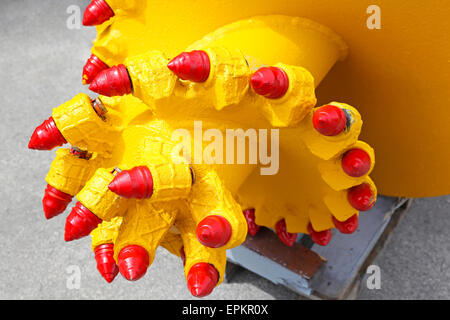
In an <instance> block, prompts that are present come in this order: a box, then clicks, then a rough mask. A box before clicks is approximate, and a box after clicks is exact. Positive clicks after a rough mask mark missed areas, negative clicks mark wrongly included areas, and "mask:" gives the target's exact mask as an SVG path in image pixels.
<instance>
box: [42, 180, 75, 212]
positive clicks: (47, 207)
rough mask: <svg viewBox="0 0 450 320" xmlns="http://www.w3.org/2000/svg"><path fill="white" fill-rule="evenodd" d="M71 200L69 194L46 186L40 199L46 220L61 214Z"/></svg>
mask: <svg viewBox="0 0 450 320" xmlns="http://www.w3.org/2000/svg"><path fill="white" fill-rule="evenodd" d="M72 198H73V197H72V196H71V195H70V194H67V193H64V192H62V191H59V190H58V189H56V188H53V187H52V186H51V185H49V184H47V188H45V195H44V198H43V199H42V205H43V207H44V212H45V217H46V218H47V219H51V218H53V217H56V216H57V215H59V214H61V213H63V212H64V210H66V208H67V206H68V205H69V203H70V202H71V201H72Z"/></svg>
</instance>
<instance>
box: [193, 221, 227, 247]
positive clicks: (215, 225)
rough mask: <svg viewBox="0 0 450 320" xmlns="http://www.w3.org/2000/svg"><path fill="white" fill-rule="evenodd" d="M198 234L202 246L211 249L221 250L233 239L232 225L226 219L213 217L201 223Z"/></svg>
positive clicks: (198, 226)
mask: <svg viewBox="0 0 450 320" xmlns="http://www.w3.org/2000/svg"><path fill="white" fill-rule="evenodd" d="M196 232H197V238H198V241H200V243H201V244H203V245H204V246H206V247H209V248H220V247H223V246H224V245H226V244H227V242H228V240H230V238H231V225H230V223H229V222H228V220H227V219H225V218H224V217H221V216H216V215H211V216H208V217H206V218H204V219H203V220H202V221H200V222H199V224H198V225H197V231H196Z"/></svg>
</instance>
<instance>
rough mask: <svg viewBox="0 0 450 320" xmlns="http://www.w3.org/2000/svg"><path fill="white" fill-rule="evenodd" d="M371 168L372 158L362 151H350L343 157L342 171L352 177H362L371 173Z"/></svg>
mask: <svg viewBox="0 0 450 320" xmlns="http://www.w3.org/2000/svg"><path fill="white" fill-rule="evenodd" d="M370 166H371V160H370V156H369V154H368V153H367V152H366V151H364V150H362V149H352V150H349V151H347V152H346V153H345V154H344V156H343V157H342V169H343V170H344V172H345V173H346V174H348V175H349V176H350V177H354V178H357V177H362V176H363V175H365V174H366V173H367V172H369V170H370Z"/></svg>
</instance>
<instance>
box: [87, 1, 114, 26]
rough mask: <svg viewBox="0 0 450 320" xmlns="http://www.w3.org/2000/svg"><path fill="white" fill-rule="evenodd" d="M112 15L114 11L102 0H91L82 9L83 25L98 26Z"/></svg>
mask: <svg viewBox="0 0 450 320" xmlns="http://www.w3.org/2000/svg"><path fill="white" fill-rule="evenodd" d="M112 17H114V11H113V10H112V9H111V7H110V6H109V5H108V4H107V3H106V1H104V0H93V1H92V2H91V3H90V4H89V5H88V6H87V8H86V10H85V11H84V16H83V25H84V26H98V25H100V24H102V23H103V22H105V21H108V20H109V19H111V18H112Z"/></svg>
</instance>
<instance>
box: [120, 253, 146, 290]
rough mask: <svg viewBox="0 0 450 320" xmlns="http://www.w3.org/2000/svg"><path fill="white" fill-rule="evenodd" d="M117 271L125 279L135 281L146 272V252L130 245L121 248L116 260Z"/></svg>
mask: <svg viewBox="0 0 450 320" xmlns="http://www.w3.org/2000/svg"><path fill="white" fill-rule="evenodd" d="M117 263H118V265H119V271H120V274H121V275H122V276H124V277H125V279H127V280H129V281H136V280H139V279H140V278H142V277H143V276H144V275H145V273H146V272H147V268H148V266H149V264H150V258H149V255H148V252H147V250H145V249H144V248H143V247H141V246H138V245H130V246H127V247H125V248H123V249H122V250H121V251H120V253H119V256H118V258H117Z"/></svg>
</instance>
